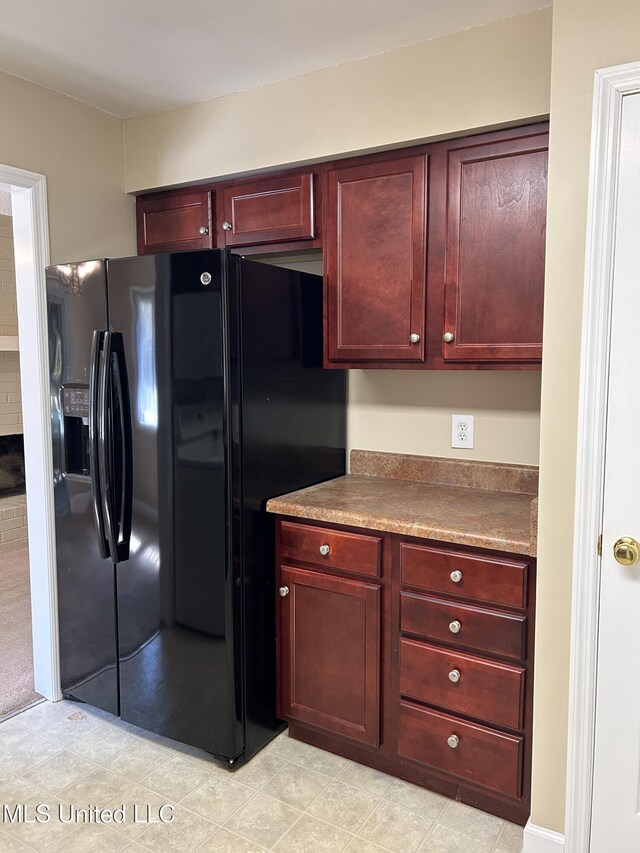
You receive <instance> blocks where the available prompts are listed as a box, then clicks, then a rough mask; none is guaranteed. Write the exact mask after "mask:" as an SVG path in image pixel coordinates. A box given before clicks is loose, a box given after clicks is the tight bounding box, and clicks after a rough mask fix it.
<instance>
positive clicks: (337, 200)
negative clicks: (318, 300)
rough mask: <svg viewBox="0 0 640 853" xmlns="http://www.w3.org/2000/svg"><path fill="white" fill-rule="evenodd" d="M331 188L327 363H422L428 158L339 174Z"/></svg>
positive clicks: (333, 175) (327, 233)
mask: <svg viewBox="0 0 640 853" xmlns="http://www.w3.org/2000/svg"><path fill="white" fill-rule="evenodd" d="M326 187H327V192H326V197H325V200H324V210H325V218H324V227H323V233H324V250H325V259H326V264H325V278H326V281H325V288H326V315H327V316H326V320H327V326H326V329H325V334H327V336H328V341H327V355H328V359H329V361H337V362H341V361H342V362H367V361H405V362H406V361H423V360H424V356H425V347H424V330H425V279H426V269H425V267H426V261H425V253H426V230H425V199H426V169H425V157H424V156H419V157H404V158H398V159H394V160H385V161H377V162H375V163H365V164H363V165H360V166H358V165H356V166H350V167H346V168H343V169H334V170H331V171H329V173H328V177H327V183H326ZM412 336H413V341H412Z"/></svg>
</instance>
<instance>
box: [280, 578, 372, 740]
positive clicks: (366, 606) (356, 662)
mask: <svg viewBox="0 0 640 853" xmlns="http://www.w3.org/2000/svg"><path fill="white" fill-rule="evenodd" d="M280 584H281V585H280V597H281V603H280V614H279V618H280V621H281V629H280V644H281V656H282V657H281V666H280V672H281V686H280V690H281V693H280V695H281V713H282V715H283V716H284V717H286V718H287V719H289V720H296V721H297V722H300V723H308V724H309V725H312V726H317V727H319V728H321V729H329V730H330V731H332V732H336V733H338V734H340V735H344V736H345V737H348V738H350V739H352V740H356V741H361V742H363V743H366V744H370V745H372V746H377V745H378V743H379V739H380V616H381V614H380V587H379V585H378V584H375V583H368V582H365V581H362V580H354V579H352V578H343V577H336V576H334V575H329V574H324V573H322V572H316V571H306V570H304V569H298V568H294V567H291V566H286V565H284V566H282V568H281V571H280Z"/></svg>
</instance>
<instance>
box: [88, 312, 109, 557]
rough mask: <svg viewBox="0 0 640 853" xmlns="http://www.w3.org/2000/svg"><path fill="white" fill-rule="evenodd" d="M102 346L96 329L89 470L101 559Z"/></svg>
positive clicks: (103, 545) (106, 552)
mask: <svg viewBox="0 0 640 853" xmlns="http://www.w3.org/2000/svg"><path fill="white" fill-rule="evenodd" d="M103 345H104V332H103V331H101V330H100V329H96V330H95V331H94V333H93V340H92V343H91V362H90V367H89V464H90V470H91V502H92V505H93V518H94V521H95V525H96V535H97V537H98V552H99V554H100V556H101V557H103V558H105V559H106V558H107V557H108V556H109V546H108V544H107V539H106V534H105V525H104V516H103V512H102V506H103V498H102V483H101V478H100V463H99V458H98V447H99V420H100V417H99V412H100V405H99V400H98V397H99V389H100V367H101V361H102V352H103Z"/></svg>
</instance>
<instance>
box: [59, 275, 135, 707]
mask: <svg viewBox="0 0 640 853" xmlns="http://www.w3.org/2000/svg"><path fill="white" fill-rule="evenodd" d="M47 311H48V320H49V381H50V387H51V416H52V433H53V480H54V498H55V513H56V549H57V580H58V615H59V626H60V628H59V630H60V666H61V678H62V690H63V694H64V695H65V696H66V697H68V698H72V699H78V700H81V701H83V702H88V703H89V704H91V705H95V706H97V707H99V708H103V709H104V710H105V711H109V712H110V713H112V714H117V713H118V710H119V709H118V672H117V654H116V650H117V640H116V637H117V630H116V611H115V591H114V574H113V565H112V563H111V560H110V559H108V551H107V545H106V540H105V537H104V526H103V519H102V493H101V489H100V484H99V482H98V480H97V479H96V474H97V465H96V458H97V457H96V443H95V438H96V436H95V429H94V427H95V418H96V416H97V401H96V399H95V394H96V392H97V383H96V377H97V370H98V363H99V359H100V349H101V346H102V342H103V340H104V334H105V330H106V327H107V303H106V271H105V262H104V261H85V262H83V263H77V264H64V265H60V266H55V267H49V268H48V269H47ZM92 419H93V420H94V423H92Z"/></svg>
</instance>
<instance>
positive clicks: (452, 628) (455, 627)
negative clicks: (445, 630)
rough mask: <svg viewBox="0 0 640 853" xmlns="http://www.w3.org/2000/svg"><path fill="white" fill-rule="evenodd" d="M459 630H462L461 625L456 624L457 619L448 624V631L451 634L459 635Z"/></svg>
mask: <svg viewBox="0 0 640 853" xmlns="http://www.w3.org/2000/svg"><path fill="white" fill-rule="evenodd" d="M460 628H462V625H461V624H460V622H458V620H457V619H454V621H453V622H449V630H450V631H451V633H452V634H459V633H460Z"/></svg>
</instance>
